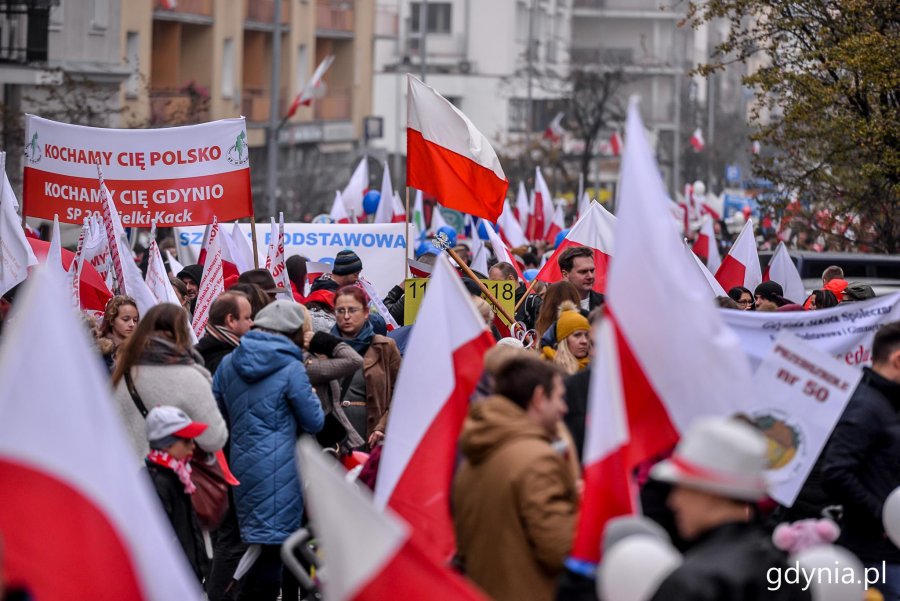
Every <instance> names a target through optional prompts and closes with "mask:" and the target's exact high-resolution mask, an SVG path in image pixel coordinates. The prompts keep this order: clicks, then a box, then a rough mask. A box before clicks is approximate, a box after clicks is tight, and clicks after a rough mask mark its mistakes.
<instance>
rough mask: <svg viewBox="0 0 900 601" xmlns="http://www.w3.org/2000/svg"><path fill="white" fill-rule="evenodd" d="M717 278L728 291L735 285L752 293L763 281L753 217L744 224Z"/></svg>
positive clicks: (717, 272)
mask: <svg viewBox="0 0 900 601" xmlns="http://www.w3.org/2000/svg"><path fill="white" fill-rule="evenodd" d="M716 279H717V280H719V283H720V284H722V288H724V289H725V290H726V291H728V290H731V289H732V288H734V287H735V286H743V287H744V288H746V289H747V290H749V291H750V292H751V293H752V292H754V291H755V290H756V287H757V286H759V285H760V284H761V283H762V269H761V268H760V266H759V253H757V252H756V238H755V237H754V235H753V221H752V220H751V219H748V220H747V223H745V224H744V228H743V229H742V230H741V233H740V234H738V237H737V239H736V240H735V241H734V244H732V245H731V249H730V250H729V251H728V254H727V255H725V258H724V259H722V264H721V265H720V266H719V269H718V270H716Z"/></svg>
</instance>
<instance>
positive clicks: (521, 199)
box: [501, 182, 531, 235]
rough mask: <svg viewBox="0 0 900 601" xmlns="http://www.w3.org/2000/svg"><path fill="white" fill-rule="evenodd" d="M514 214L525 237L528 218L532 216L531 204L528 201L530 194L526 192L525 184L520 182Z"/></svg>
mask: <svg viewBox="0 0 900 601" xmlns="http://www.w3.org/2000/svg"><path fill="white" fill-rule="evenodd" d="M513 214H514V215H515V216H516V220H517V221H518V222H519V228H520V229H521V230H522V232H523V235H524V232H525V228H526V227H528V217H529V215H531V203H530V202H529V200H528V192H527V191H526V190H525V183H524V182H519V191H518V193H517V194H516V204H515V205H514V206H513ZM501 227H502V226H501Z"/></svg>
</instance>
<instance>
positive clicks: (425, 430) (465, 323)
mask: <svg viewBox="0 0 900 601" xmlns="http://www.w3.org/2000/svg"><path fill="white" fill-rule="evenodd" d="M470 299H471V296H470V295H469V293H468V292H466V289H465V287H464V286H463V283H462V280H461V279H460V278H459V276H458V275H457V273H456V270H455V269H453V268H452V267H451V266H450V262H449V260H448V259H447V258H446V257H445V256H444V255H440V256H438V260H437V263H436V264H435V266H434V270H433V271H432V273H431V280H430V281H429V283H428V290H427V291H426V292H425V298H424V300H423V301H422V306H421V309H420V310H419V315H418V317H417V318H416V327H415V328H413V330H412V334H411V335H410V338H409V345H408V347H407V352H406V360H405V361H404V362H403V365H402V366H401V367H400V373H399V375H398V376H397V386H396V387H395V389H394V398H393V400H392V401H391V414H390V417H389V418H388V424H387V431H386V432H385V438H384V439H385V445H384V450H383V451H382V455H381V463H380V464H379V468H378V482H377V484H376V486H375V503H376V505H377V506H378V507H385V506H388V507H390V508H391V509H393V510H394V511H396V512H397V513H398V514H399V515H400V516H401V517H403V518H404V519H405V520H406V521H407V522H409V524H410V525H411V526H412V529H413V531H412V537H413V539H414V540H416V541H417V542H418V543H420V546H421V547H422V548H423V549H426V550H427V552H428V553H429V555H430V556H431V557H432V558H434V559H435V560H437V561H439V562H443V561H447V560H449V559H450V557H451V556H452V555H453V552H454V550H455V548H456V539H455V536H454V533H453V520H452V519H451V517H450V484H451V480H452V478H453V468H454V466H455V463H456V441H457V438H458V437H459V431H460V429H461V428H462V423H463V419H464V418H465V416H466V412H467V411H468V408H469V396H470V395H471V394H472V391H473V390H474V389H475V384H476V383H477V382H478V379H479V378H480V377H481V366H482V357H483V356H484V353H485V352H487V350H488V349H489V348H491V347H492V346H493V344H494V339H493V337H492V336H491V333H490V331H489V330H488V329H487V327H486V326H485V323H484V320H483V319H482V318H481V316H480V315H479V314H478V312H477V311H476V310H475V307H474V305H473V304H472V301H471V300H470ZM423 390H427V391H428V394H427V395H424V396H423V395H422V391H423ZM431 597H432V598H436V597H435V596H434V595H432V596H431Z"/></svg>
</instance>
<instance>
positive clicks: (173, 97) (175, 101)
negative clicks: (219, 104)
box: [150, 89, 209, 125]
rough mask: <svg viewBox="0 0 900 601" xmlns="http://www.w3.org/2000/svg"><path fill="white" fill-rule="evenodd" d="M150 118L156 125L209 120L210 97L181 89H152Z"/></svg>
mask: <svg viewBox="0 0 900 601" xmlns="http://www.w3.org/2000/svg"><path fill="white" fill-rule="evenodd" d="M150 119H151V121H152V122H153V123H154V124H155V125H184V124H188V123H202V122H204V121H209V98H201V97H198V96H196V95H192V94H190V93H188V92H182V91H180V90H168V89H157V90H150Z"/></svg>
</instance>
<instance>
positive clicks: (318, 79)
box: [169, 0, 334, 119]
mask: <svg viewBox="0 0 900 601" xmlns="http://www.w3.org/2000/svg"><path fill="white" fill-rule="evenodd" d="M169 1H170V2H171V1H173V0H169ZM333 62H334V55H333V54H329V55H328V56H326V57H325V58H324V59H322V62H321V63H319V66H318V67H316V70H315V72H313V76H312V77H311V78H310V79H309V81H308V82H306V85H304V86H303V89H302V90H300V93H299V94H297V96H295V97H294V101H293V102H291V106H290V107H289V108H288V112H287V115H285V117H284V118H285V119H290V118H291V117H293V116H294V113H296V112H297V109H298V108H300V107H301V106H309V105H311V104H312V101H313V98H316V97H317V96H319V95H320V94H321V93H322V91H323V90H324V88H325V86H324V84H323V82H322V78H323V77H324V76H325V72H326V71H328V69H329V67H331V63H333Z"/></svg>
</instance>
